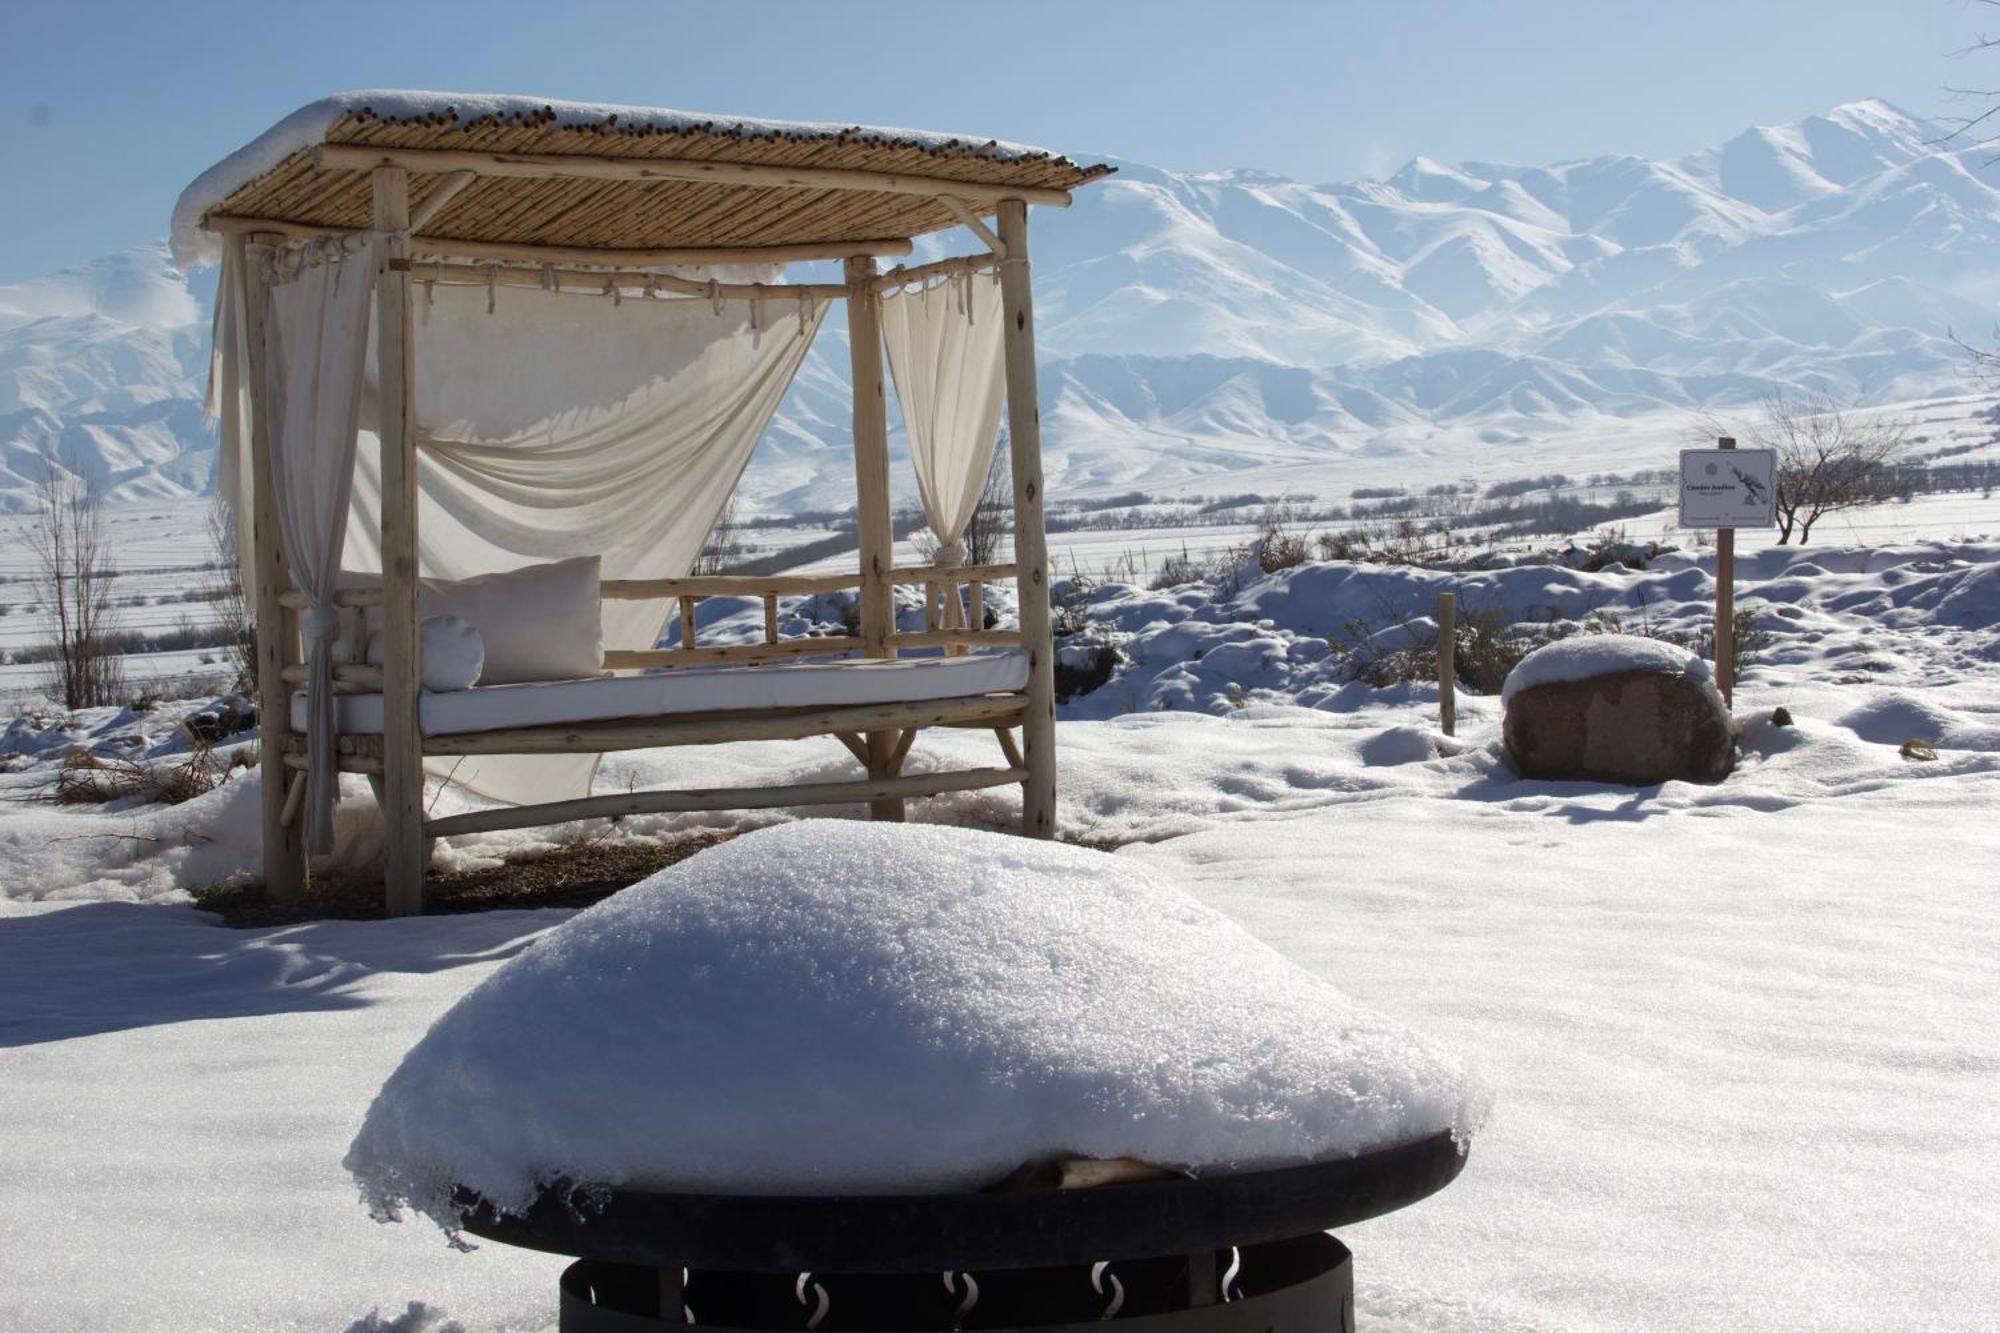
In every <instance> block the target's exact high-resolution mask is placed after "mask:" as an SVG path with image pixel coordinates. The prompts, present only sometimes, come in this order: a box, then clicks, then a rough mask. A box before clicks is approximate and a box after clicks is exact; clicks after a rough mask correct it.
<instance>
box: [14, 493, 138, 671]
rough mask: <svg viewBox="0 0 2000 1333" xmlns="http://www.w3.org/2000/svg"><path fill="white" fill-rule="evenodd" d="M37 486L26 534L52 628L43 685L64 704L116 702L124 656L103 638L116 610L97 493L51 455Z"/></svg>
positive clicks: (111, 626) (38, 588)
mask: <svg viewBox="0 0 2000 1333" xmlns="http://www.w3.org/2000/svg"><path fill="white" fill-rule="evenodd" d="M38 490H39V492H40V499H41V502H42V509H41V512H40V513H39V514H37V515H36V516H35V520H34V522H33V523H32V524H30V526H29V528H28V534H27V541H28V551H29V554H31V555H32V556H33V557H34V561H35V570H34V575H33V577H34V580H35V587H36V591H37V592H38V593H39V594H40V595H41V601H42V603H43V604H44V605H46V606H47V607H48V617H49V627H50V630H51V631H52V635H51V637H52V639H53V643H52V645H51V647H52V652H51V654H50V657H49V672H48V687H49V691H50V693H51V694H52V695H54V696H55V697H57V698H59V699H61V700H62V703H63V706H64V707H65V708H98V707H102V706H104V705H106V704H113V703H117V702H118V701H119V699H120V697H121V695H122V694H123V693H124V663H123V661H122V660H121V659H120V657H119V655H118V652H117V650H116V648H115V647H114V646H113V645H112V644H111V643H110V641H109V640H110V638H111V635H112V632H113V630H114V628H115V626H116V622H117V616H116V613H115V612H114V611H113V610H112V605H111V579H112V568H111V544H110V539H109V536H108V534H107V533H106V531H105V522H104V503H103V495H102V493H101V492H100V491H99V490H98V488H97V487H96V486H94V485H92V484H90V483H88V482H85V481H83V480H81V479H79V478H77V477H72V476H70V475H69V474H68V473H66V472H62V471H60V470H59V469H58V468H57V467H56V465H55V464H54V462H53V461H51V462H50V463H49V465H48V469H47V471H45V472H44V473H43V476H42V481H41V485H40V486H39V487H38Z"/></svg>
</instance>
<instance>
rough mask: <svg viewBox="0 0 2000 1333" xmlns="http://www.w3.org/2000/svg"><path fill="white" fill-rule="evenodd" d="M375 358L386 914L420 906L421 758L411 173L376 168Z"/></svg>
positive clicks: (415, 910) (411, 912)
mask: <svg viewBox="0 0 2000 1333" xmlns="http://www.w3.org/2000/svg"><path fill="white" fill-rule="evenodd" d="M374 188H375V230H376V232H377V244H378V250H377V256H376V258H377V268H376V273H375V332H376V344H375V361H376V367H377V374H378V375H379V377H380V378H379V385H380V390H379V396H378V399H377V402H378V404H379V418H380V435H381V440H382V640H383V652H382V656H383V666H382V794H381V797H380V799H381V802H382V824H383V837H384V838H385V840H386V841H385V842H384V844H383V859H382V883H383V891H384V895H385V900H384V909H385V910H386V911H387V912H388V914H389V915H390V916H410V915H414V914H416V913H418V912H421V911H423V910H424V838H423V822H424V759H423V737H422V734H421V732H420V730H419V720H418V715H417V707H418V694H417V451H416V440H415V437H414V435H413V434H412V432H411V430H410V375H411V365H412V358H411V351H410V275H409V271H408V269H407V268H401V267H398V266H397V265H398V261H402V260H406V259H407V258H408V253H409V240H408V231H409V225H410V198H409V176H408V173H406V172H405V171H403V170H402V169H401V168H399V167H378V168H376V170H375V177H374Z"/></svg>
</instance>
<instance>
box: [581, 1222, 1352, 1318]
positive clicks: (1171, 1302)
mask: <svg viewBox="0 0 2000 1333" xmlns="http://www.w3.org/2000/svg"><path fill="white" fill-rule="evenodd" d="M1107 1319H1115V1320H1117V1321H1118V1326H1119V1327H1120V1328H1122V1329H1125V1330H1128V1333H1353V1329H1354V1266H1353V1261H1352V1259H1351V1258H1350V1256H1349V1255H1348V1252H1347V1249H1346V1247H1345V1246H1343V1245H1342V1244H1341V1243H1340V1242H1339V1241H1337V1240H1335V1239H1333V1237H1331V1236H1327V1235H1310V1236H1298V1237H1294V1238H1292V1239H1290V1240H1280V1241H1271V1242H1268V1243H1266V1244H1262V1245H1246V1246H1243V1247H1242V1248H1240V1249H1230V1250H1221V1251H1208V1252H1204V1253H1203V1254H1200V1255H1194V1256H1186V1255H1177V1256H1172V1257H1168V1258H1163V1259H1126V1260H1121V1261H1119V1262H1116V1263H1098V1264H1087V1265H1066V1266H1062V1267H1056V1268H1013V1269H995V1270H989V1271H987V1272H984V1273H973V1274H965V1273H924V1274H919V1273H824V1274H820V1273H803V1274H787V1273H740V1272H729V1271H726V1270H692V1271H690V1270H683V1271H681V1272H663V1271H661V1270H660V1269H656V1268H644V1267H640V1266H638V1265H633V1264H616V1263H606V1262H603V1261H601V1260H593V1259H583V1260H579V1261H578V1262H576V1263H574V1264H571V1265H570V1266H569V1268H568V1269H567V1270H565V1271H564V1273H563V1275H562V1318H561V1324H560V1328H561V1333H659V1330H661V1329H662V1328H669V1327H671V1328H677V1329H681V1330H684V1333H702V1331H705V1330H718V1331H719V1330H724V1329H730V1330H742V1329H759V1330H770V1329H798V1330H805V1329H810V1330H813V1331H814V1333H944V1331H946V1330H953V1329H964V1330H968V1333H970V1331H971V1330H992V1331H994V1333H1000V1331H1001V1330H1034V1333H1072V1331H1073V1333H1084V1331H1085V1330H1089V1329H1095V1328H1100V1327H1101V1326H1102V1324H1103V1322H1104V1321H1105V1320H1107Z"/></svg>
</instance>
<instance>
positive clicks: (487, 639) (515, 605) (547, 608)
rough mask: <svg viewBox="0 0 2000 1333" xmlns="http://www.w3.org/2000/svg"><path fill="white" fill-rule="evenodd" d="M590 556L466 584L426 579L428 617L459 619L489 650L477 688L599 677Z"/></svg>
mask: <svg viewBox="0 0 2000 1333" xmlns="http://www.w3.org/2000/svg"><path fill="white" fill-rule="evenodd" d="M597 570H598V559H597V557H596V556H594V555H586V556H578V557H577V558H575V559H574V560H556V561H551V562H550V563H548V564H545V565H528V566H525V567H523V568H521V569H510V570H507V571H505V572H503V573H499V574H482V575H480V576H479V577H478V578H471V579H457V580H449V579H425V580H423V586H422V591H421V592H420V594H419V595H418V604H419V606H420V607H421V609H422V611H423V614H425V615H426V616H457V617H459V618H460V619H462V620H465V621H467V622H469V623H470V624H471V625H472V626H473V628H475V629H477V630H478V631H479V638H480V641H481V642H482V643H484V644H485V646H486V665H485V667H484V668H483V669H482V670H481V671H480V674H479V683H480V684H481V685H516V684H520V683H521V682H523V681H531V680H586V679H588V678H590V677H592V676H596V675H600V674H602V672H603V671H604V620H603V617H602V615H601V613H600V611H599V609H598V596H597V585H598V573H597Z"/></svg>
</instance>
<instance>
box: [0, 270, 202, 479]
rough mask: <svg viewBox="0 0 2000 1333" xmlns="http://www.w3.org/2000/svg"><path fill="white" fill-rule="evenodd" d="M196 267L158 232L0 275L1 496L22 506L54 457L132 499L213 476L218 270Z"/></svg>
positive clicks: (67, 467)
mask: <svg viewBox="0 0 2000 1333" xmlns="http://www.w3.org/2000/svg"><path fill="white" fill-rule="evenodd" d="M197 276H198V279H200V278H205V279H206V280H204V281H200V282H199V287H198V288H196V287H191V286H190V284H189V281H188V279H187V278H186V277H184V276H183V275H182V274H180V273H178V272H176V271H175V269H174V267H173V264H172V263H171V261H169V260H168V258H167V250H166V246H165V245H164V244H157V245H149V246H143V247H140V248H139V249H136V250H127V251H124V252H122V253H119V254H115V255H108V256H106V257H104V258H102V259H97V260H93V261H91V262H90V263H87V264H81V265H78V266H77V267H75V268H68V269H64V270H63V271H62V272H60V273H55V274H52V275H50V276H49V277H46V278H40V279H37V280H35V281H33V282H24V283H19V284H17V285H15V286H11V287H0V507H5V508H19V507H20V506H21V504H22V503H23V502H24V501H25V500H26V499H27V497H28V496H29V494H30V493H31V492H32V491H33V488H34V487H35V485H36V484H37V483H38V481H39V480H40V478H41V477H42V476H43V475H44V474H45V473H46V471H47V467H48V460H50V459H52V458H53V459H57V460H59V461H60V465H61V466H63V467H64V468H66V469H68V470H70V471H73V472H78V473H81V474H85V475H88V476H90V477H92V478H95V479H97V480H99V481H101V482H103V483H104V484H105V485H106V486H107V487H108V488H110V490H111V491H112V493H113V494H114V495H115V496H117V497H118V498H122V499H141V498H167V497H172V496H175V495H182V494H187V493H188V492H190V491H199V490H202V489H204V488H206V487H207V485H208V484H209V475H210V473H211V472H212V471H213V470H214V459H215V442H214V436H213V433H212V432H211V431H209V430H208V429H207V427H206V425H205V423H204V422H203V420H202V410H201V397H202V382H203V381H202V370H203V367H205V365H206V364H207V358H208V328H209V319H208V309H207V307H208V300H207V298H206V293H207V291H208V290H211V289H212V288H213V286H214V281H213V275H197ZM198 292H199V293H200V294H198Z"/></svg>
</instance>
